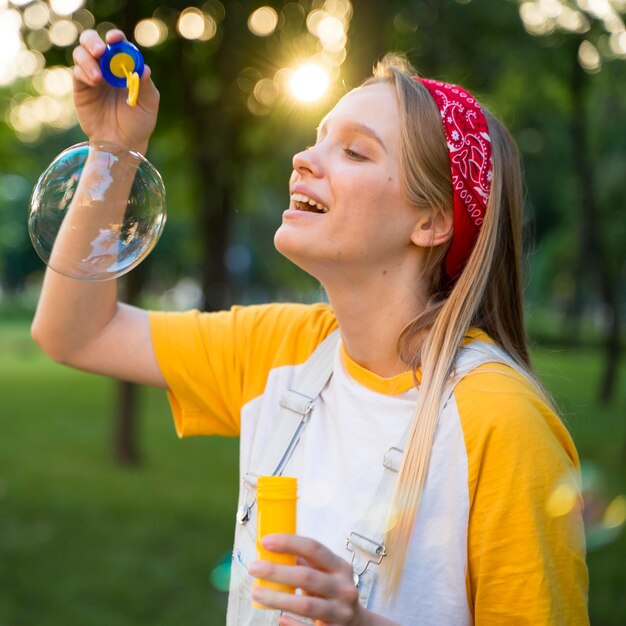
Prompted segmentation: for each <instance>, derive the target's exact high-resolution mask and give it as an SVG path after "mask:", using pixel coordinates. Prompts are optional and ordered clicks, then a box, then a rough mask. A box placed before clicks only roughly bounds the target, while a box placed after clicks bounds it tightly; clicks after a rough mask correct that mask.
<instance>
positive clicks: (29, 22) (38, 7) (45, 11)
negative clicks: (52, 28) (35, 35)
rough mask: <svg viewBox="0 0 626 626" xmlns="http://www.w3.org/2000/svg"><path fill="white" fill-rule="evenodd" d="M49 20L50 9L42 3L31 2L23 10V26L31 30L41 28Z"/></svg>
mask: <svg viewBox="0 0 626 626" xmlns="http://www.w3.org/2000/svg"><path fill="white" fill-rule="evenodd" d="M49 19H50V9H49V8H48V5H47V4H45V3H44V2H39V1H38V2H33V3H31V4H29V5H28V6H27V7H26V8H25V9H24V25H25V26H26V27H27V28H30V29H32V30H37V29H38V28H43V27H44V26H46V25H47V24H48V21H49Z"/></svg>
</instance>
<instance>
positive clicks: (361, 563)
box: [346, 342, 520, 606]
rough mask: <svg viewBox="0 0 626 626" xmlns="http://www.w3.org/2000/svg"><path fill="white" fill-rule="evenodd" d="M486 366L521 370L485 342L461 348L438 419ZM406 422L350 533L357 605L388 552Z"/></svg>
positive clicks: (367, 595)
mask: <svg viewBox="0 0 626 626" xmlns="http://www.w3.org/2000/svg"><path fill="white" fill-rule="evenodd" d="M486 363H504V364H506V365H510V366H511V367H514V368H515V369H516V370H517V371H520V367H519V366H518V365H517V364H516V363H515V362H514V361H513V359H511V357H509V356H508V354H506V353H505V352H504V350H502V349H501V348H499V347H497V346H495V345H493V344H490V343H486V342H474V343H472V344H470V345H468V346H465V347H463V348H460V349H459V351H458V353H457V357H456V360H455V363H454V369H453V372H452V376H451V379H450V381H449V382H448V384H447V385H446V386H445V388H444V391H443V393H442V396H441V404H440V408H439V416H441V413H442V412H443V409H444V408H445V406H446V404H447V403H448V402H449V400H450V398H451V397H452V395H453V393H454V389H455V388H456V386H457V385H458V384H459V382H461V380H462V379H463V378H464V377H465V376H467V374H469V373H470V372H472V371H473V370H474V369H476V368H477V367H479V366H481V365H484V364H486ZM411 426H412V423H409V425H408V427H407V429H406V430H405V431H404V433H403V435H402V437H401V439H400V441H399V442H398V444H397V445H395V446H393V447H391V448H389V450H388V451H387V452H386V453H385V455H384V457H383V468H384V469H383V475H382V477H381V479H380V482H379V483H378V487H377V489H376V491H375V493H374V495H373V497H372V499H371V502H370V505H369V508H368V509H367V513H366V515H365V516H364V517H363V518H362V519H361V520H360V521H359V522H358V523H357V524H356V526H355V527H354V530H353V531H352V532H351V533H350V534H349V536H348V538H347V542H346V548H347V549H348V551H349V552H350V553H351V554H352V569H353V572H354V584H355V585H356V586H357V587H358V588H359V602H360V603H361V604H362V605H363V606H367V605H368V603H369V598H370V595H371V593H372V590H373V586H374V581H375V577H376V574H375V572H374V571H373V569H374V568H370V566H371V565H380V563H381V562H382V560H383V558H384V557H385V556H386V554H387V552H386V549H385V544H384V541H385V535H386V527H387V523H388V517H389V510H390V506H391V500H392V497H393V490H394V487H395V483H396V479H397V476H398V472H399V471H400V465H401V463H402V456H403V453H404V448H405V447H406V442H407V439H408V436H409V432H410V430H411Z"/></svg>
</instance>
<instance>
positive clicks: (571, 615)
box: [457, 372, 589, 626]
mask: <svg viewBox="0 0 626 626" xmlns="http://www.w3.org/2000/svg"><path fill="white" fill-rule="evenodd" d="M461 385H463V386H464V389H463V393H459V394H457V398H458V406H459V413H460V415H461V417H462V421H463V428H464V432H465V438H466V447H467V450H468V474H469V484H470V505H471V509H470V518H469V527H468V556H469V571H468V595H469V597H470V600H471V602H472V603H473V608H474V618H475V623H476V624H477V626H478V625H480V626H487V625H491V624H502V623H511V622H512V621H514V620H517V621H519V622H520V623H521V622H523V623H529V624H530V623H532V624H537V626H540V625H546V626H547V625H548V624H568V625H570V624H571V625H572V626H573V625H581V626H584V625H586V624H588V623H589V619H588V616H587V570H586V566H585V545H584V532H583V524H582V515H581V499H580V492H579V484H578V480H579V477H578V458H577V455H576V450H575V449H574V445H573V443H572V440H571V438H570V437H569V434H568V433H567V431H566V429H565V428H564V426H563V424H562V423H561V421H560V420H559V419H558V417H557V416H556V415H555V414H554V413H553V412H552V410H551V409H550V408H549V407H548V406H547V404H546V403H545V402H544V401H543V400H542V399H541V398H540V397H539V396H538V395H537V394H536V393H534V392H533V391H532V390H530V389H529V387H528V385H525V386H524V385H523V384H520V383H518V382H515V380H514V379H513V378H511V377H510V376H503V375H502V374H499V373H495V372H494V373H491V372H485V373H480V374H477V375H475V376H468V377H467V378H466V379H465V380H464V381H463V382H462V383H461V384H460V385H459V386H461ZM472 413H473V414H474V415H475V416H476V418H477V419H473V418H472ZM562 486H565V491H564V490H563V488H562ZM561 493H566V494H567V495H566V496H565V497H563V498H559V494H561Z"/></svg>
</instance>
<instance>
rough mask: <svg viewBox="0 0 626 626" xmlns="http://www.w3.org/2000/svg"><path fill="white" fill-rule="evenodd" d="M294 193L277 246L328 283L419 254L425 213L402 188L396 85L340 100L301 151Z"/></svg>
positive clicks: (354, 93)
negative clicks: (416, 240)
mask: <svg viewBox="0 0 626 626" xmlns="http://www.w3.org/2000/svg"><path fill="white" fill-rule="evenodd" d="M289 191H290V203H289V208H288V209H287V210H286V211H285V212H284V213H283V221H282V224H281V226H280V228H279V229H278V231H277V232H276V236H275V245H276V248H277V249H278V250H279V251H280V252H281V253H282V254H284V255H285V256H286V257H288V258H289V259H291V260H292V261H294V262H295V263H296V264H297V265H299V266H300V267H302V268H303V269H304V270H306V271H307V272H309V273H310V274H312V275H314V276H316V277H317V278H318V279H320V280H322V282H324V280H325V279H327V278H332V276H333V275H334V274H336V273H337V272H341V273H343V274H344V275H345V274H346V273H347V274H348V275H349V276H352V277H354V278H357V277H358V274H359V273H360V272H368V273H369V272H372V271H377V270H379V271H385V269H386V268H387V267H390V266H395V265H397V264H398V263H404V262H406V260H407V258H408V257H409V256H410V255H414V254H415V249H416V246H414V245H413V243H412V241H411V235H412V232H413V231H414V229H415V228H416V223H417V220H418V218H419V212H418V210H417V209H416V208H415V207H413V206H411V205H409V203H408V201H407V200H406V199H405V197H404V193H403V191H402V188H401V181H400V122H399V110H398V102H397V99H396V95H395V91H394V88H393V87H392V86H391V85H389V84H387V83H376V84H373V85H368V86H366V87H362V88H359V89H356V90H354V91H352V92H350V93H349V94H347V95H346V96H345V97H344V98H342V99H341V100H340V101H339V103H338V104H337V105H336V106H335V108H334V109H333V110H332V111H331V112H330V113H329V114H328V115H327V116H326V117H325V118H324V120H323V121H322V123H321V125H320V127H319V129H318V135H317V140H316V143H315V145H314V146H312V147H311V148H308V149H307V150H304V151H303V152H300V153H298V154H296V155H295V156H294V159H293V173H292V175H291V179H290V183H289Z"/></svg>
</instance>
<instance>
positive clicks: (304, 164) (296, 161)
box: [293, 146, 322, 177]
mask: <svg viewBox="0 0 626 626" xmlns="http://www.w3.org/2000/svg"><path fill="white" fill-rule="evenodd" d="M293 169H294V171H296V172H298V174H300V176H304V175H307V174H308V175H309V176H315V177H319V176H321V174H322V168H321V165H320V162H319V159H318V155H317V152H316V150H315V146H313V147H311V148H307V149H306V150H302V151H301V152H298V153H297V154H295V155H294V157H293Z"/></svg>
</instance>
